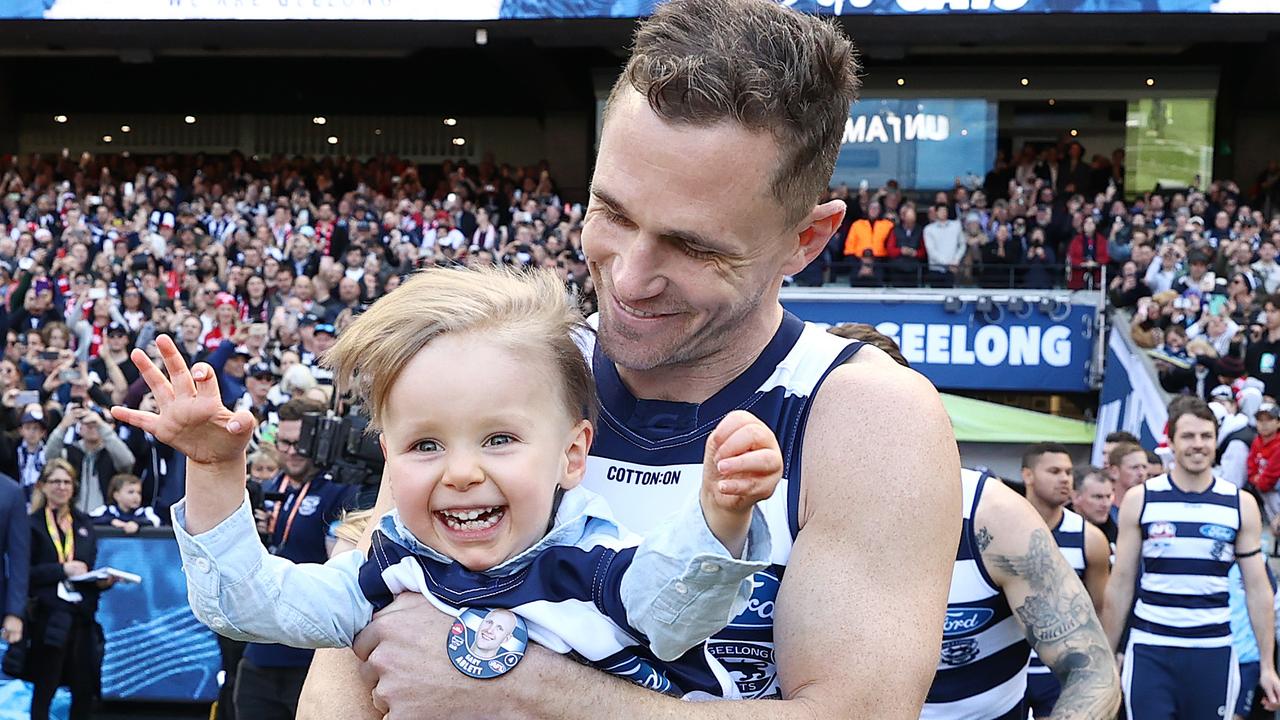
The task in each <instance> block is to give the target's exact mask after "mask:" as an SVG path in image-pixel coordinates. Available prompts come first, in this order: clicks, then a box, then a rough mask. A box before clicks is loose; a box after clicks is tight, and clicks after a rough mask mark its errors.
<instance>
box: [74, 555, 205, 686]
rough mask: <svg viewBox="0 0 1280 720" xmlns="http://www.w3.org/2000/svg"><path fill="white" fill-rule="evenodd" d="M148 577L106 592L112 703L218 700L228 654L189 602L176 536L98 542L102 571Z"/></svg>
mask: <svg viewBox="0 0 1280 720" xmlns="http://www.w3.org/2000/svg"><path fill="white" fill-rule="evenodd" d="M107 566H111V567H114V568H119V569H121V570H127V571H129V572H131V573H136V574H138V575H141V576H142V582H141V583H139V584H137V585H128V584H125V583H117V584H116V586H115V587H114V588H112V589H111V590H110V591H109V592H106V593H103V595H102V601H101V603H100V605H99V610H98V622H99V623H101V624H102V630H103V633H104V634H105V635H106V638H107V652H106V657H105V659H104V660H103V662H102V696H103V698H104V699H107V700H155V701H166V702H213V700H214V699H215V698H216V697H217V695H218V671H219V670H221V669H222V656H221V654H220V653H219V651H218V641H217V639H216V638H215V637H214V634H213V632H212V631H210V630H209V629H208V628H206V627H205V626H203V625H201V624H200V622H199V621H198V620H196V618H195V616H194V615H192V614H191V608H190V606H189V605H188V604H187V581H186V577H185V576H184V575H183V574H182V557H181V555H180V554H179V553H178V543H177V542H176V541H175V540H174V539H173V535H172V533H160V534H158V535H150V534H148V536H145V537H143V536H137V537H126V536H122V535H117V536H105V533H104V536H103V537H99V538H98V567H107Z"/></svg>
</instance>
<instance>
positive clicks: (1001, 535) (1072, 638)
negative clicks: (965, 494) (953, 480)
mask: <svg viewBox="0 0 1280 720" xmlns="http://www.w3.org/2000/svg"><path fill="white" fill-rule="evenodd" d="M974 527H975V528H977V529H976V531H975V532H976V533H978V535H979V536H980V537H983V538H985V539H986V543H985V545H984V547H983V548H982V562H983V564H984V565H985V566H986V567H987V572H989V573H990V574H991V577H992V579H993V580H995V582H996V584H997V585H999V586H1000V588H1001V589H1002V590H1003V591H1004V596H1005V599H1006V600H1007V601H1008V602H1009V607H1010V608H1012V609H1013V612H1014V616H1015V617H1017V619H1018V623H1019V624H1020V625H1021V626H1022V628H1023V631H1024V632H1025V633H1026V636H1027V642H1028V643H1030V644H1031V646H1032V647H1033V648H1035V651H1036V654H1037V655H1039V656H1040V659H1041V660H1042V661H1044V664H1045V665H1047V666H1049V667H1050V668H1052V669H1053V672H1054V674H1055V675H1057V676H1058V679H1059V680H1060V681H1061V682H1062V695H1061V696H1060V697H1059V698H1058V702H1057V703H1056V704H1055V705H1054V708H1053V715H1052V717H1053V718H1054V719H1055V720H1066V719H1067V718H1081V719H1084V718H1088V719H1090V720H1111V718H1112V717H1114V716H1115V712H1116V708H1118V707H1119V706H1120V678H1119V676H1117V675H1116V664H1115V660H1114V659H1113V658H1112V657H1111V652H1110V650H1109V649H1108V648H1107V639H1106V636H1105V635H1104V634H1103V632H1102V626H1101V625H1100V624H1099V623H1098V618H1097V615H1095V614H1094V610H1093V603H1092V602H1091V601H1090V599H1089V594H1088V593H1087V592H1085V589H1084V585H1083V584H1081V582H1080V580H1079V579H1078V578H1077V577H1076V574H1075V571H1073V570H1072V569H1071V566H1070V565H1068V564H1067V561H1066V559H1065V558H1063V557H1062V552H1061V551H1060V550H1058V546H1057V545H1055V544H1054V542H1053V536H1052V535H1050V534H1049V529H1048V528H1046V527H1045V525H1044V521H1043V520H1041V519H1040V516H1039V514H1037V513H1036V511H1035V509H1034V508H1033V507H1031V505H1030V503H1028V502H1027V501H1026V500H1025V499H1023V498H1022V497H1021V496H1019V495H1017V494H1016V493H1014V492H1013V491H1012V490H1010V489H1009V488H1007V487H1005V486H1004V485H1003V484H1001V483H998V482H991V481H988V482H987V484H986V488H985V490H984V491H983V494H982V500H981V502H980V503H979V504H978V511H977V514H976V516H975V517H974Z"/></svg>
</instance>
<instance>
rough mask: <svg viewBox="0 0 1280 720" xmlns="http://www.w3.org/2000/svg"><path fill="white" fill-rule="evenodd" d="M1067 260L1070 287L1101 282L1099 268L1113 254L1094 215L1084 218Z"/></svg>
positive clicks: (1093, 285) (1089, 285)
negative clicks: (1109, 250) (1109, 251)
mask: <svg viewBox="0 0 1280 720" xmlns="http://www.w3.org/2000/svg"><path fill="white" fill-rule="evenodd" d="M1072 147H1076V145H1075V144H1073V145H1072ZM1067 262H1068V263H1069V264H1070V265H1071V276H1070V279H1069V280H1068V281H1067V287H1068V288H1070V289H1072V290H1079V289H1081V288H1084V287H1086V286H1088V287H1090V288H1096V287H1098V285H1099V283H1101V281H1102V279H1101V277H1102V276H1101V275H1100V273H1099V268H1100V267H1102V266H1103V265H1106V264H1107V263H1109V262H1111V256H1110V255H1108V254H1107V238H1106V237H1105V236H1104V235H1103V234H1102V232H1101V231H1099V230H1098V223H1097V221H1095V220H1094V219H1093V218H1092V217H1086V218H1085V219H1084V222H1083V224H1082V225H1081V229H1080V232H1079V233H1077V234H1076V236H1075V237H1074V238H1072V239H1071V245H1070V246H1069V247H1068V248H1067Z"/></svg>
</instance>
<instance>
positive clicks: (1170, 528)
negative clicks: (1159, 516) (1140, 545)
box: [1147, 522, 1178, 540]
mask: <svg viewBox="0 0 1280 720" xmlns="http://www.w3.org/2000/svg"><path fill="white" fill-rule="evenodd" d="M1177 536H1178V528H1177V526H1176V525H1174V524H1173V523H1171V522H1153V523H1151V526H1150V527H1148V528H1147V537H1149V538H1151V539H1153V540H1163V539H1165V538H1172V537H1177Z"/></svg>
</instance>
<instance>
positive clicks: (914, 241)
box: [889, 205, 925, 287]
mask: <svg viewBox="0 0 1280 720" xmlns="http://www.w3.org/2000/svg"><path fill="white" fill-rule="evenodd" d="M892 242H893V246H894V248H895V249H896V251H897V256H896V257H893V259H892V260H890V264H889V274H890V277H891V278H892V280H893V284H894V285H906V286H909V287H915V286H919V285H923V284H924V276H923V275H922V274H921V272H920V271H921V269H922V268H923V267H924V264H923V263H924V260H925V246H924V228H923V227H922V226H921V225H920V224H919V223H917V222H916V209H915V206H913V205H906V206H904V207H903V208H902V210H901V211H900V212H899V213H898V222H897V223H896V224H895V225H894V228H893V238H892ZM891 254H892V253H891Z"/></svg>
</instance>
